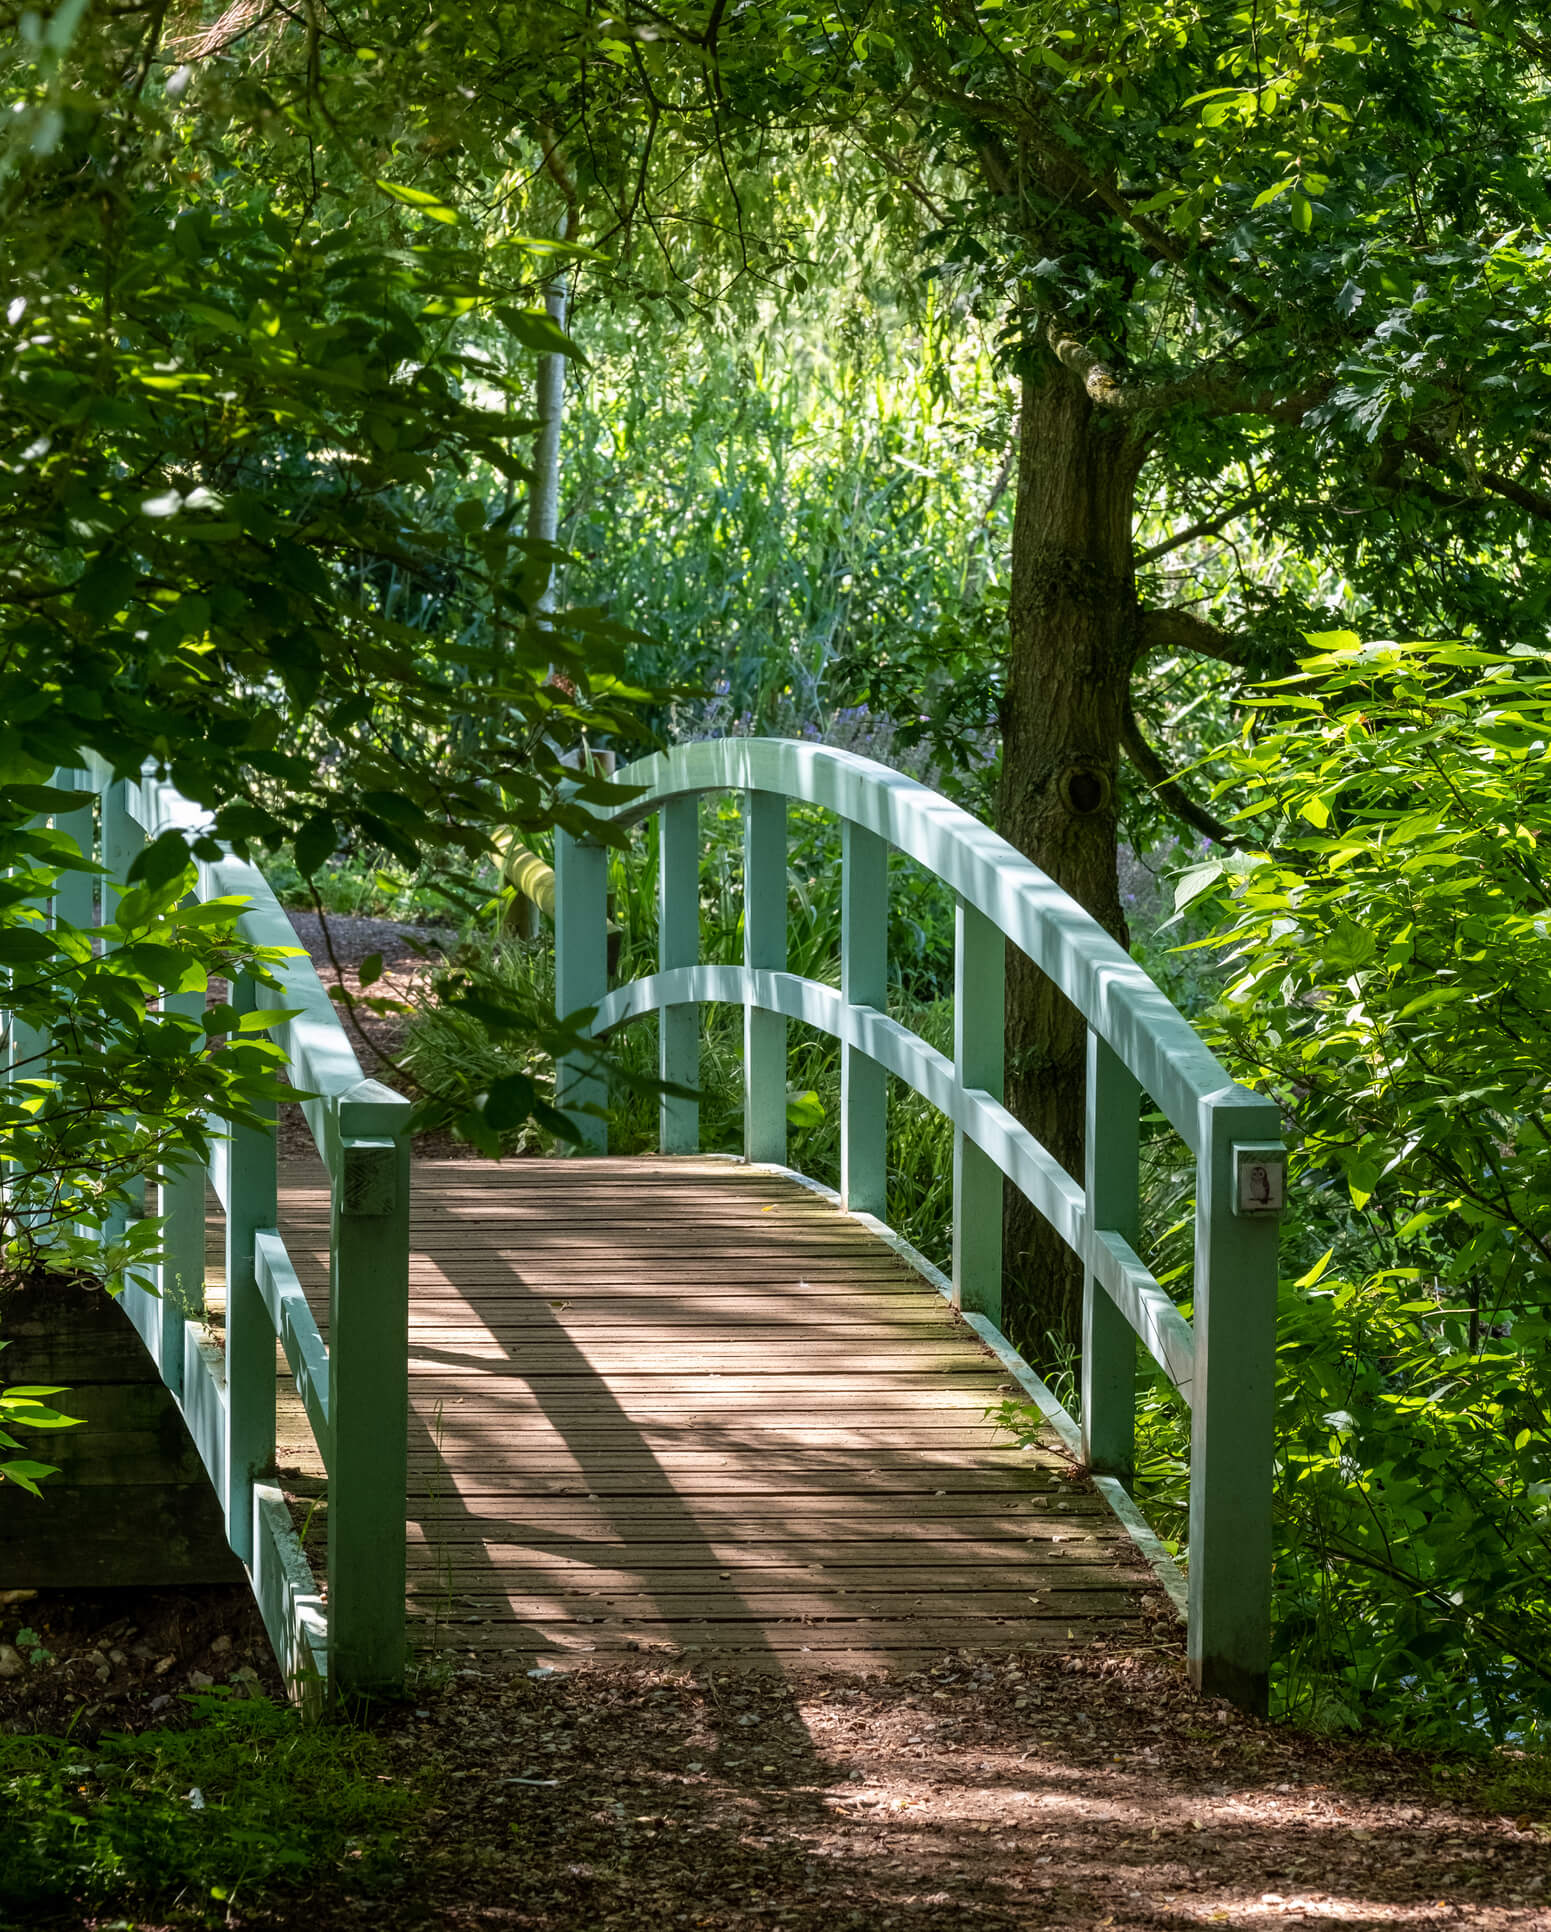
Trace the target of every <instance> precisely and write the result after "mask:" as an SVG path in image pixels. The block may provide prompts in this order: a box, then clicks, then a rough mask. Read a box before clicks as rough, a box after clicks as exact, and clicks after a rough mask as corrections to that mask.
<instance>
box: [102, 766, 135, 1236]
mask: <svg viewBox="0 0 1551 1932" xmlns="http://www.w3.org/2000/svg"><path fill="white" fill-rule="evenodd" d="M128 788H129V781H128V780H127V779H123V778H113V779H110V780H109V781H108V783H107V784H106V785H105V786H104V787H103V792H102V863H103V865H104V867H105V868H106V877H105V878H103V879H102V881H101V883H100V886H99V891H100V894H101V899H102V923H103V924H104V925H105V926H106V925H111V924H112V922H113V921H114V920H115V919H116V918H117V917H118V904H119V898H120V893H119V887H120V886H121V885H122V884H123V882H124V880H125V878H126V877H127V875H128V872H129V868H130V867H131V866H132V865H133V864H134V862H135V860H136V858H137V857H138V856H139V853H140V848H141V847H142V846H143V845H144V844H145V834H144V833H143V832H142V831H141V830H140V827H139V826H138V825H137V824H136V823H135V821H134V820H133V819H132V818H131V817H130V816H129V807H128V802H127V792H128ZM102 947H103V950H104V951H105V952H106V951H110V950H111V947H112V942H111V941H110V940H107V939H104V940H103V941H102ZM126 1192H127V1194H128V1196H129V1206H128V1209H127V1213H128V1214H130V1215H140V1214H144V1212H145V1182H144V1181H143V1180H142V1179H141V1178H140V1177H139V1176H136V1177H135V1178H134V1179H133V1180H131V1181H130V1182H129V1184H128V1186H127V1188H126ZM125 1213H126V1211H125V1210H120V1211H118V1212H116V1213H115V1214H114V1215H113V1217H112V1218H111V1219H110V1221H109V1223H108V1238H109V1239H110V1240H121V1239H122V1238H123V1233H124V1222H125Z"/></svg>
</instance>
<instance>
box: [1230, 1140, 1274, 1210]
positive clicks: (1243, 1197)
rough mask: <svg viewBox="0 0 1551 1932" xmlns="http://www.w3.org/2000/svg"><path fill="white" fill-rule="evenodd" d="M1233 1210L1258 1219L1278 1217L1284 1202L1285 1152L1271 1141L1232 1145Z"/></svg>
mask: <svg viewBox="0 0 1551 1932" xmlns="http://www.w3.org/2000/svg"><path fill="white" fill-rule="evenodd" d="M1233 1175H1234V1188H1233V1211H1234V1213H1235V1214H1243V1215H1247V1216H1249V1217H1250V1218H1251V1219H1252V1220H1260V1219H1262V1218H1264V1217H1266V1216H1271V1215H1277V1214H1280V1213H1281V1211H1282V1209H1283V1207H1284V1206H1285V1204H1286V1201H1287V1153H1286V1150H1285V1149H1284V1148H1282V1147H1279V1146H1277V1145H1276V1144H1275V1142H1271V1143H1268V1144H1266V1145H1260V1144H1257V1143H1255V1142H1250V1143H1249V1144H1248V1145H1245V1144H1243V1143H1242V1142H1240V1143H1237V1144H1235V1146H1234V1149H1233Z"/></svg>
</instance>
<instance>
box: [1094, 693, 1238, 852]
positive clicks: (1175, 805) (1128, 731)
mask: <svg viewBox="0 0 1551 1932" xmlns="http://www.w3.org/2000/svg"><path fill="white" fill-rule="evenodd" d="M1120 743H1121V746H1122V748H1123V750H1124V751H1125V754H1126V756H1127V758H1129V759H1130V760H1131V763H1132V764H1133V765H1134V766H1135V768H1136V772H1137V775H1138V777H1140V778H1141V779H1142V781H1143V783H1144V784H1145V785H1146V786H1147V788H1148V790H1149V791H1151V792H1152V793H1153V795H1154V797H1156V798H1157V800H1158V802H1159V803H1160V804H1161V805H1162V806H1164V807H1165V809H1166V810H1168V811H1170V812H1172V813H1173V814H1174V816H1175V818H1177V819H1182V820H1183V821H1184V823H1185V824H1186V825H1188V826H1190V828H1191V829H1192V830H1193V831H1196V832H1199V833H1200V834H1201V835H1202V837H1203V838H1209V839H1213V840H1215V841H1216V843H1217V844H1218V845H1225V846H1227V847H1228V849H1229V850H1230V851H1237V849H1238V846H1239V840H1238V838H1237V837H1236V836H1235V835H1234V834H1233V833H1232V832H1230V831H1229V829H1228V827H1227V826H1226V825H1224V824H1223V823H1222V821H1221V820H1220V819H1216V818H1214V817H1213V816H1212V814H1211V813H1210V812H1209V811H1207V810H1206V808H1205V807H1204V806H1202V805H1198V804H1197V803H1196V802H1195V800H1194V799H1193V798H1191V797H1190V795H1189V794H1188V793H1187V792H1186V790H1185V789H1184V787H1183V786H1182V785H1181V784H1180V782H1179V780H1178V779H1177V778H1171V777H1170V775H1169V769H1168V767H1167V765H1165V764H1164V762H1163V760H1162V759H1161V758H1160V757H1159V756H1158V754H1157V752H1155V751H1154V750H1153V748H1152V746H1151V745H1150V744H1148V742H1147V740H1146V739H1145V738H1144V737H1143V736H1142V727H1141V725H1140V723H1139V722H1138V720H1137V716H1136V710H1135V708H1134V706H1133V705H1132V703H1131V700H1130V698H1129V696H1128V697H1127V698H1126V702H1125V709H1124V711H1122V713H1121V715H1120Z"/></svg>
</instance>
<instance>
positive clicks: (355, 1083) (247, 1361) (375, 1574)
mask: <svg viewBox="0 0 1551 1932" xmlns="http://www.w3.org/2000/svg"><path fill="white" fill-rule="evenodd" d="M56 782H57V783H59V784H61V785H65V786H81V787H83V788H85V789H90V790H94V791H96V792H97V793H98V794H99V800H100V805H99V809H98V811H96V812H94V811H93V810H92V809H91V808H90V807H88V808H86V809H84V810H82V811H79V812H76V813H72V814H71V815H69V816H68V817H65V818H61V819H60V820H59V821H58V822H59V825H60V827H61V829H63V830H64V831H66V832H68V833H69V834H70V835H71V836H72V837H73V838H74V839H75V841H76V843H77V845H78V846H79V847H80V849H81V851H82V853H83V856H85V857H86V858H87V859H91V858H93V856H94V847H95V846H96V841H97V839H98V837H99V832H98V830H97V827H98V826H100V847H97V848H96V850H95V856H97V857H98V858H99V859H100V862H101V864H102V865H103V866H104V867H105V868H106V878H104V880H103V882H102V887H101V896H102V899H103V902H104V903H103V907H102V915H101V916H102V919H103V921H104V923H106V922H107V921H109V920H111V917H112V906H113V903H114V900H113V893H112V886H111V883H110V882H111V881H112V880H115V879H117V880H122V879H123V878H124V876H125V874H126V873H127V872H128V870H129V867H130V865H131V864H132V862H133V860H134V857H135V854H136V853H137V852H138V851H139V850H140V848H141V847H142V845H143V844H144V843H145V841H146V840H147V839H153V838H155V837H156V836H157V835H158V834H159V833H160V832H163V831H165V830H166V829H168V828H169V827H173V826H176V827H178V828H179V829H181V830H184V831H187V832H193V831H195V830H197V829H199V827H200V826H201V824H202V822H203V819H204V814H203V813H202V812H200V811H199V809H198V808H197V807H194V806H192V805H190V804H189V803H188V801H187V800H185V799H184V798H182V797H181V796H180V795H179V794H178V793H177V792H176V791H174V790H173V788H172V787H171V786H170V785H166V784H162V783H159V782H158V781H157V780H156V779H155V778H154V777H153V776H151V775H149V774H148V775H146V776H145V777H144V778H143V779H142V780H140V781H139V782H134V781H127V780H123V779H115V778H114V777H113V776H112V774H111V772H110V771H109V770H108V769H107V768H106V767H105V766H102V765H100V764H99V765H97V766H96V767H94V768H93V769H91V770H88V771H87V772H85V773H81V774H77V773H74V772H61V773H59V774H56ZM94 888H95V881H94V879H93V877H92V876H91V875H89V874H87V873H70V874H67V875H66V877H65V878H64V880H63V881H62V882H61V886H60V891H59V894H58V898H57V901H56V911H57V912H58V914H59V916H60V917H62V918H65V919H68V920H69V921H70V922H71V923H72V924H74V925H76V926H79V927H82V928H86V927H90V926H93V925H94V924H96V923H97V920H96V911H95V907H94V900H95V899H96V898H97V896H98V895H97V892H96V891H95V889H94ZM197 895H198V897H199V898H200V899H201V900H207V899H216V898H229V897H237V898H240V899H244V900H246V901H247V907H246V909H245V910H244V911H243V912H242V913H241V915H240V917H239V918H238V921H237V925H238V929H239V931H240V933H241V935H242V937H243V938H244V939H246V940H248V941H249V942H250V943H252V944H254V945H261V946H288V947H297V946H299V943H300V942H299V941H298V940H297V937H296V934H295V931H294V930H293V928H292V926H291V923H290V921H289V920H288V919H287V918H286V916H285V913H284V912H283V911H282V910H281V907H280V904H279V902H278V901H277V900H276V898H275V895H274V893H273V892H272V891H271V890H270V888H269V885H268V884H267V882H266V881H265V879H264V876H263V874H262V873H261V872H260V871H259V870H258V868H257V867H255V866H252V865H248V864H246V863H244V862H243V861H241V860H239V859H236V858H234V857H232V856H231V855H230V854H229V853H228V854H225V855H224V856H222V857H220V858H218V859H214V860H211V861H210V862H208V863H201V864H200V866H199V881H198V886H197ZM273 976H274V978H275V980H276V982H277V984H276V986H275V987H273V988H272V987H269V986H265V985H263V984H262V983H261V982H260V981H258V980H257V979H255V978H253V977H251V976H248V975H243V976H241V977H239V978H238V979H237V980H236V982H235V983H234V984H233V986H232V987H231V989H230V1004H231V1005H232V1006H234V1007H235V1008H237V1010H238V1011H239V1012H250V1011H252V1010H254V1009H255V1008H260V1009H267V1010H271V1011H280V1012H285V1013H289V1014H290V1015H291V1017H289V1018H287V1019H283V1020H281V1021H280V1022H279V1023H278V1024H277V1025H275V1026H274V1028H273V1030H272V1033H271V1037H272V1038H274V1039H276V1040H278V1042H279V1043H280V1045H281V1046H282V1047H283V1048H284V1050H285V1054H286V1057H287V1060H288V1061H289V1063H290V1064H289V1078H290V1081H291V1084H292V1085H293V1086H294V1087H296V1088H297V1089H299V1090H301V1091H302V1092H305V1093H306V1094H308V1095H309V1097H308V1098H306V1099H304V1100H302V1101H301V1103H300V1104H301V1110H302V1113H303V1115H304V1116H305V1118H306V1121H307V1125H308V1127H309V1128H310V1130H311V1133H312V1138H313V1141H314V1143H315V1144H316V1146H317V1150H318V1153H319V1154H320V1156H321V1157H322V1159H323V1163H324V1165H325V1167H326V1169H327V1172H328V1179H329V1191H330V1196H331V1215H330V1234H329V1341H328V1346H327V1347H325V1346H324V1344H323V1340H322V1337H321V1335H320V1334H319V1331H318V1326H317V1323H316V1322H315V1321H314V1319H313V1315H312V1311H311V1309H310V1308H309V1307H308V1304H307V1298H306V1296H305V1295H304V1294H303V1292H302V1288H301V1284H300V1283H299V1281H298V1280H297V1276H296V1270H295V1268H294V1267H293V1265H292V1262H291V1258H290V1256H289V1254H288V1253H287V1252H286V1245H285V1241H284V1239H283V1237H282V1236H281V1234H280V1231H279V1226H278V1221H279V1214H278V1185H277V1169H276V1140H275V1132H274V1126H273V1123H271V1124H270V1126H269V1127H267V1128H266V1129H265V1130H263V1131H258V1130H255V1129H252V1128H233V1129H223V1128H222V1127H221V1126H220V1125H219V1124H218V1123H214V1122H212V1123H211V1131H212V1133H213V1134H214V1135H216V1136H217V1138H216V1140H215V1148H216V1154H217V1158H216V1160H215V1161H214V1162H213V1163H212V1165H211V1168H210V1169H209V1171H208V1173H207V1171H206V1170H205V1168H204V1167H203V1166H202V1165H196V1164H190V1165H187V1166H184V1167H183V1168H181V1169H179V1170H178V1171H176V1172H173V1173H170V1174H168V1175H167V1176H166V1178H165V1183H164V1185H163V1188H162V1190H161V1202H160V1206H161V1211H162V1213H163V1214H164V1215H165V1217H166V1225H165V1233H164V1240H163V1253H164V1256H165V1259H164V1261H163V1263H162V1264H161V1266H160V1268H159V1270H158V1273H159V1280H158V1281H157V1284H156V1292H154V1293H152V1292H148V1291H146V1290H145V1289H142V1288H139V1287H136V1286H130V1287H128V1288H126V1289H125V1290H124V1292H123V1294H122V1297H121V1303H122V1306H123V1308H124V1311H125V1313H126V1314H127V1315H128V1316H129V1319H130V1320H131V1321H132V1322H133V1323H134V1325H135V1327H136V1329H137V1330H138V1331H139V1333H140V1336H141V1338H142V1339H143V1340H144V1342H145V1345H146V1347H147V1349H148V1350H149V1351H150V1353H151V1356H152V1358H153V1360H154V1361H155V1362H156V1364H157V1366H158V1368H159V1370H160V1373H161V1377H162V1380H163V1381H164V1382H165V1384H166V1385H167V1387H168V1389H169V1390H170V1391H171V1392H172V1394H173V1396H174V1397H175V1398H176V1400H177V1402H178V1404H179V1407H180V1408H181V1410H182V1413H183V1417H184V1420H185V1421H186V1423H187V1424H188V1428H189V1432H190V1434H191V1435H192V1437H193V1439H194V1442H195V1444H196V1446H197V1448H198V1450H199V1454H200V1456H201V1458H202V1460H203V1462H204V1465H205V1469H206V1471H207V1472H208V1474H209V1477H210V1481H211V1483H212V1484H213V1485H214V1487H215V1491H216V1494H217V1496H218V1497H219V1498H220V1501H221V1504H222V1507H223V1509H224V1512H225V1521H226V1535H227V1540H228V1541H229V1543H230V1544H231V1547H232V1549H233V1551H234V1552H235V1553H236V1555H237V1556H238V1557H239V1558H240V1559H241V1561H242V1563H243V1565H244V1567H245V1568H246V1570H247V1572H248V1576H249V1578H250V1580H251V1582H252V1586H253V1592H254V1596H255V1598H256V1600H257V1602H258V1606H259V1609H260V1611H261V1613H262V1615H263V1618H264V1624H265V1627H266V1629H267V1630H268V1632H269V1637H270V1640H271V1642H272V1643H273V1645H274V1648H275V1654H276V1657H277V1658H278V1660H279V1662H280V1665H281V1668H282V1669H283V1670H284V1672H285V1673H286V1676H287V1678H288V1680H289V1681H290V1682H291V1683H292V1684H293V1685H294V1686H296V1688H297V1692H298V1695H300V1696H301V1697H302V1698H303V1699H304V1700H306V1701H310V1702H313V1703H317V1702H320V1701H321V1700H322V1699H323V1698H324V1697H325V1696H327V1697H338V1696H343V1697H347V1698H348V1697H357V1696H362V1695H368V1694H371V1693H376V1692H388V1691H392V1690H394V1689H396V1688H397V1687H398V1686H400V1685H401V1684H402V1683H403V1679H404V1664H405V1592H404V1575H405V1562H404V1558H405V1520H406V1509H405V1493H406V1487H407V1453H408V1452H407V1442H408V1351H409V1140H408V1134H407V1123H408V1118H409V1113H410V1106H409V1102H408V1101H406V1100H404V1099H402V1098H401V1097H400V1096H399V1095H398V1094H396V1093H394V1092H392V1091H391V1090H390V1089H389V1088H387V1087H384V1086H381V1085H379V1084H378V1083H377V1082H376V1081H374V1080H368V1079H365V1078H364V1077H363V1075H362V1072H361V1068H360V1064H359V1062H358V1061H357V1059H356V1056H355V1053H354V1051H353V1049H352V1047H351V1045H350V1042H349V1040H348V1038H347V1037H346V1035H345V1032H344V1029H343V1028H342V1026H341V1025H340V1022H339V1018H338V1015H337V1013H336V1012H335V1009H334V1006H333V1003H332V1002H331V1001H330V999H329V997H328V995H327V993H326V992H325V991H324V988H323V985H322V983H321V982H320V981H319V979H318V976H317V974H316V973H315V972H314V971H313V968H312V964H311V961H310V960H308V958H307V957H306V955H305V954H302V955H301V956H300V957H298V958H294V959H288V960H285V961H283V962H281V963H280V964H279V965H278V966H276V967H275V968H274V969H273ZM174 1004H175V1006H176V1008H177V1009H180V1010H183V1011H186V1012H187V1013H188V1014H190V1015H191V1016H193V1017H196V1018H197V1017H199V1016H200V1015H201V1014H202V1013H203V1011H204V1004H205V1001H204V995H203V994H201V993H187V994H179V995H178V996H176V1001H175V1002H174ZM207 1181H208V1183H209V1184H210V1186H211V1187H212V1188H213V1189H214V1192H215V1195H216V1197H217V1199H218V1200H219V1202H220V1204H221V1207H222V1209H223V1210H224V1215H225V1224H226V1227H225V1277H226V1285H225V1295H226V1309H225V1333H224V1336H223V1337H222V1339H221V1340H220V1341H217V1340H216V1339H214V1337H213V1336H212V1334H211V1332H210V1331H209V1329H208V1328H207V1327H206V1325H205V1322H204V1316H205V1244H206V1203H207V1194H206V1183H207ZM277 1340H278V1341H279V1343H280V1345H281V1347H282V1348H283V1349H284V1351H285V1357H286V1360H287V1362H288V1364H289V1366H290V1369H291V1372H292V1374H293V1375H294V1377H295V1380H296V1387H297V1390H298V1393H299V1394H300V1396H301V1399H302V1402H303V1404H304V1406H305V1408H306V1412H307V1418H308V1421H309V1422H310V1424H311V1426H312V1431H313V1435H314V1437H315V1438H316V1441H317V1445H318V1449H319V1451H320V1453H321V1455H322V1457H323V1461H324V1465H325V1467H326V1468H327V1470H328V1568H327V1579H328V1588H327V1597H326V1599H325V1597H324V1593H323V1592H322V1591H320V1589H319V1588H318V1584H317V1581H316V1579H315V1578H314V1576H313V1573H312V1570H311V1568H310V1566H309V1564H308V1561H307V1559H306V1557H305V1556H304V1554H303V1552H302V1549H301V1545H300V1543H299V1542H298V1540H297V1538H296V1535H295V1533H294V1531H293V1529H292V1526H291V1519H290V1514H289V1511H288V1509H287V1506H286V1503H285V1499H284V1497H283V1495H282V1494H281V1491H280V1489H279V1488H278V1486H277V1485H276V1483H275V1481H274V1479H273V1478H274V1463H275V1395H276V1361H275V1344H276V1341H277Z"/></svg>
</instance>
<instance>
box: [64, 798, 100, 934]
mask: <svg viewBox="0 0 1551 1932" xmlns="http://www.w3.org/2000/svg"><path fill="white" fill-rule="evenodd" d="M55 783H56V784H58V785H59V786H61V787H62V788H63V789H64V790H66V791H90V790H92V784H91V780H90V777H89V775H88V774H87V773H86V772H84V771H61V772H57V773H56V774H55ZM54 829H55V831H56V832H63V833H64V834H65V836H66V837H67V838H72V839H74V840H75V842H76V844H77V846H78V847H79V848H80V853H81V857H82V859H83V860H84V861H85V862H86V864H87V865H90V864H91V862H92V860H93V859H94V858H95V856H96V851H97V815H96V813H95V812H94V811H93V809H92V807H91V806H90V805H82V806H81V807H80V808H79V809H78V810H76V811H74V812H62V813H61V814H60V815H59V817H58V818H56V819H55V820H54ZM96 906H97V886H96V881H95V879H94V878H93V877H92V875H91V873H90V872H85V871H77V870H75V869H74V868H72V869H71V870H70V871H68V872H66V873H64V874H63V875H62V877H61V878H60V881H59V884H58V887H57V888H56V890H55V893H54V917H55V918H56V919H58V920H60V921H62V922H63V923H64V924H65V925H67V926H74V927H76V928H77V929H78V930H79V931H81V932H89V931H90V930H91V928H92V927H93V926H95V925H96V923H97V919H96Z"/></svg>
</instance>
